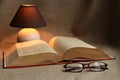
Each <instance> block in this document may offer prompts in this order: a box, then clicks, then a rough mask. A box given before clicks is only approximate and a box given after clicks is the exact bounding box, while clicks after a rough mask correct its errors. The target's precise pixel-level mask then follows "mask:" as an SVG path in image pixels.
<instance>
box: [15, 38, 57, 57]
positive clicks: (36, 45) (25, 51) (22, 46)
mask: <svg viewBox="0 0 120 80" xmlns="http://www.w3.org/2000/svg"><path fill="white" fill-rule="evenodd" d="M16 46H17V48H18V50H17V51H18V53H20V54H19V56H27V55H34V54H38V53H55V54H57V53H56V51H54V50H53V49H52V48H51V47H50V46H49V45H48V44H47V43H46V42H45V41H42V40H32V41H27V42H21V43H17V44H16Z"/></svg>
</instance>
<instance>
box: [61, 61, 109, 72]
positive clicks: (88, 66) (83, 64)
mask: <svg viewBox="0 0 120 80" xmlns="http://www.w3.org/2000/svg"><path fill="white" fill-rule="evenodd" d="M97 62H98V63H103V64H104V67H103V68H101V70H100V71H95V70H92V68H91V66H90V65H91V64H92V63H95V62H89V63H81V62H69V63H66V64H65V65H63V67H64V68H65V72H82V71H83V69H86V68H88V69H89V71H92V72H101V71H105V70H107V69H108V67H107V66H108V64H107V63H105V62H99V61H97ZM74 63H78V64H81V65H82V66H83V67H82V69H81V70H80V71H74V70H75V69H78V68H75V67H73V68H72V67H67V66H68V65H69V64H74ZM86 65H87V66H86ZM68 68H71V69H68Z"/></svg>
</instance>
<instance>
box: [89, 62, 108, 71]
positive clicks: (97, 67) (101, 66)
mask: <svg viewBox="0 0 120 80" xmlns="http://www.w3.org/2000/svg"><path fill="white" fill-rule="evenodd" d="M89 68H90V70H91V71H95V72H98V71H104V70H105V69H106V68H107V64H105V63H103V62H93V63H91V64H90V65H89Z"/></svg>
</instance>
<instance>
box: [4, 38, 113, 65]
mask: <svg viewBox="0 0 120 80" xmlns="http://www.w3.org/2000/svg"><path fill="white" fill-rule="evenodd" d="M3 57H4V60H3V61H4V67H8V66H30V65H40V64H57V63H59V62H61V61H66V60H75V59H77V60H80V59H89V60H108V59H113V57H111V56H109V55H107V54H105V53H104V52H102V51H101V50H99V49H98V48H96V47H94V46H92V45H90V44H88V43H86V42H84V41H82V40H80V39H77V38H72V37H63V36H58V37H54V38H52V39H51V40H50V41H49V43H46V42H45V41H43V40H32V41H27V42H20V43H16V44H14V45H13V46H12V47H10V48H9V49H7V50H5V51H4V55H3Z"/></svg>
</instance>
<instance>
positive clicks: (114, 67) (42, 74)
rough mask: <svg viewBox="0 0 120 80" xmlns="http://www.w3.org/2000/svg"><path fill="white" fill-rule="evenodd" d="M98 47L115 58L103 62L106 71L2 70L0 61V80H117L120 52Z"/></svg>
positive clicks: (59, 69)
mask: <svg viewBox="0 0 120 80" xmlns="http://www.w3.org/2000/svg"><path fill="white" fill-rule="evenodd" d="M99 47H100V49H102V50H103V51H104V52H106V53H108V54H110V55H112V56H114V57H116V59H115V60H107V61H104V62H106V63H107V64H108V68H109V69H108V70H106V71H103V72H88V71H87V70H84V71H83V72H80V73H70V72H63V65H50V66H37V67H27V68H13V69H3V68H2V61H1V60H0V80H119V78H120V54H119V52H120V51H119V50H118V49H116V48H113V47H110V46H103V45H102V46H99ZM1 52H2V51H1Z"/></svg>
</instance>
